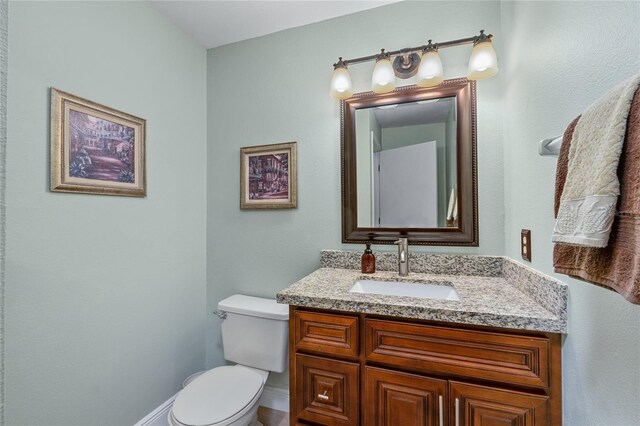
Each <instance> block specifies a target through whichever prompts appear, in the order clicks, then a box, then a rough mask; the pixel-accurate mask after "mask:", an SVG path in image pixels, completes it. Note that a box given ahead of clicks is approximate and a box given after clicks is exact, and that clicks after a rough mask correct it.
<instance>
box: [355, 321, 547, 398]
mask: <svg viewBox="0 0 640 426" xmlns="http://www.w3.org/2000/svg"><path fill="white" fill-rule="evenodd" d="M365 329H366V330H365V342H366V343H365V345H366V348H365V353H366V357H367V360H368V361H374V362H379V363H382V364H387V365H390V366H402V367H405V368H410V369H413V370H415V371H422V372H428V373H434V374H438V375H457V376H463V377H471V378H476V379H482V380H492V381H497V382H502V383H510V384H516V385H523V386H535V387H543V388H546V387H548V386H549V346H550V344H549V340H548V339H546V338H544V337H531V336H524V335H512V334H502V333H495V332H486V331H477V330H460V329H453V328H448V327H436V326H429V325H413V324H406V323H398V322H391V321H384V320H373V319H367V320H366V322H365Z"/></svg>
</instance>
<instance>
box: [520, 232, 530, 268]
mask: <svg viewBox="0 0 640 426" xmlns="http://www.w3.org/2000/svg"><path fill="white" fill-rule="evenodd" d="M520 253H522V258H523V259H524V260H526V261H528V262H531V231H530V230H529V229H523V230H522V231H520Z"/></svg>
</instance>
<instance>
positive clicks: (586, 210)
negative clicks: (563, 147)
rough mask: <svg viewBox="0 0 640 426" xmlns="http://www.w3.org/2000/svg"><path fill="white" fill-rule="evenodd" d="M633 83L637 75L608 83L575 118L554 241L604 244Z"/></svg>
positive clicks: (616, 189) (617, 191) (613, 205)
mask: <svg viewBox="0 0 640 426" xmlns="http://www.w3.org/2000/svg"><path fill="white" fill-rule="evenodd" d="M639 84H640V74H638V75H635V76H633V77H632V78H630V79H628V80H626V81H624V82H622V83H621V84H619V85H618V86H616V87H614V88H613V89H612V90H611V91H609V92H608V93H607V94H605V95H604V96H603V97H601V98H600V99H598V100H597V101H596V102H595V103H593V105H591V106H590V107H589V109H587V111H585V113H584V114H582V116H581V117H580V120H579V121H578V124H577V125H576V127H575V130H574V132H573V137H572V138H571V147H570V148H569V161H568V171H567V180H566V182H565V185H564V189H563V191H562V197H561V198H560V208H559V209H558V218H557V219H556V226H555V228H554V230H553V237H552V239H553V241H554V242H562V243H568V244H575V245H580V246H588V247H606V246H607V243H608V242H609V234H610V233H611V225H612V224H613V219H614V217H615V209H616V204H617V202H618V195H620V183H619V182H618V175H617V170H618V162H619V160H620V154H621V153H622V145H623V142H624V137H625V133H626V129H627V116H628V115H629V108H630V107H631V101H632V100H633V96H634V94H635V92H636V89H637V88H638V85H639Z"/></svg>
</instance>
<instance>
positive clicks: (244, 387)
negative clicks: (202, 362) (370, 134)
mask: <svg viewBox="0 0 640 426" xmlns="http://www.w3.org/2000/svg"><path fill="white" fill-rule="evenodd" d="M264 382H265V378H264V376H263V375H261V374H259V373H258V372H256V371H255V370H253V369H251V368H247V367H243V366H241V365H234V366H224V367H217V368H214V369H212V370H209V371H207V372H206V373H204V374H202V375H201V376H199V377H197V378H196V379H194V380H193V382H191V383H189V385H187V386H186V387H185V388H184V389H183V390H182V391H181V392H180V393H179V394H178V396H177V397H176V400H175V402H174V403H173V408H172V409H171V414H170V415H171V419H172V420H173V421H174V422H175V424H179V425H184V426H225V425H228V424H230V423H233V422H234V421H236V420H237V419H239V418H240V417H242V416H243V415H244V414H245V413H246V412H247V411H249V410H251V408H252V407H253V406H254V404H255V403H256V402H257V401H256V400H257V399H258V398H260V395H261V394H262V389H263V387H264Z"/></svg>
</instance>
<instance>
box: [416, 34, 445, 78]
mask: <svg viewBox="0 0 640 426" xmlns="http://www.w3.org/2000/svg"><path fill="white" fill-rule="evenodd" d="M443 81H444V73H443V71H442V61H441V60H440V54H439V53H438V48H437V47H436V46H435V45H434V44H433V43H431V40H429V43H428V44H427V45H426V46H425V48H424V49H422V58H421V59H420V67H419V68H418V80H417V81H416V85H418V86H420V87H433V86H437V85H438V84H440V83H442V82H443Z"/></svg>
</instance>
